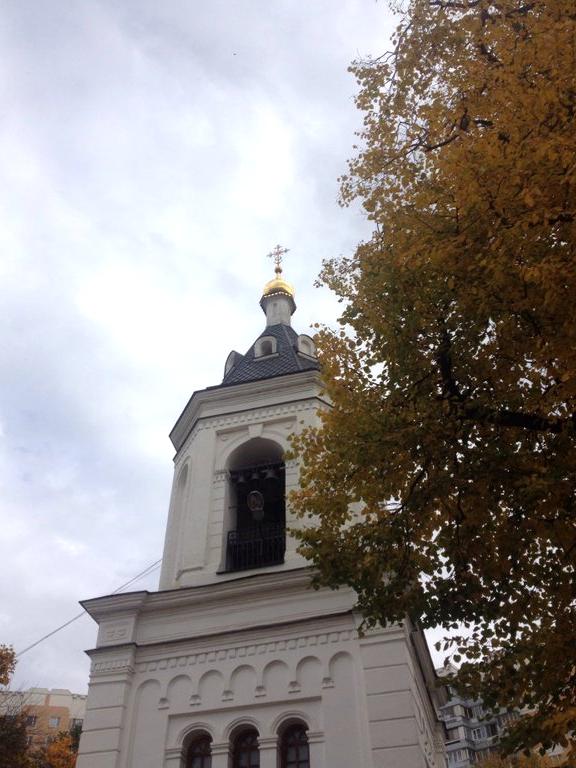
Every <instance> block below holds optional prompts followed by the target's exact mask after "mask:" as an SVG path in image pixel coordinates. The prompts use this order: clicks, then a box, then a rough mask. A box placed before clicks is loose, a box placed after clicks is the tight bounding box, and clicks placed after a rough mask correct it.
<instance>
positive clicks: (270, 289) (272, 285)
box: [262, 269, 295, 298]
mask: <svg viewBox="0 0 576 768" xmlns="http://www.w3.org/2000/svg"><path fill="white" fill-rule="evenodd" d="M281 274H282V270H278V269H277V270H276V277H275V278H274V279H273V280H269V281H268V282H267V283H266V285H265V286H264V290H263V291H262V296H271V295H272V294H273V293H286V294H288V296H291V297H292V298H294V295H295V294H294V288H293V287H292V286H291V285H290V283H289V282H287V281H286V280H284V278H282V277H281Z"/></svg>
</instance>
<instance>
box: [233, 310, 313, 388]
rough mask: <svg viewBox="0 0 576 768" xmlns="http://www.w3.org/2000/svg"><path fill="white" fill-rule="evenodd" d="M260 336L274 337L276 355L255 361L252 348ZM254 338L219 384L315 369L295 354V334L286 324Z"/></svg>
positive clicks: (304, 357) (272, 326) (296, 342)
mask: <svg viewBox="0 0 576 768" xmlns="http://www.w3.org/2000/svg"><path fill="white" fill-rule="evenodd" d="M263 336H274V338H275V339H276V341H277V345H276V354H275V355H270V356H269V357H264V358H262V357H261V358H256V357H255V356H254V347H255V345H256V342H257V341H258V339H261V338H262V337H263ZM258 339H256V341H255V342H254V344H252V346H251V347H250V349H249V350H248V352H246V354H245V355H238V361H237V362H236V365H235V366H234V367H233V368H231V369H230V370H229V371H228V373H227V374H226V375H225V376H224V379H223V380H222V385H223V386H226V385H228V384H243V383H244V382H247V381H257V380H258V379H271V378H273V377H274V376H285V375H286V374H289V373H300V371H311V370H317V369H318V368H319V367H320V366H319V365H318V361H317V360H314V359H313V358H310V357H307V356H305V355H300V354H298V352H297V348H298V347H297V345H298V334H297V333H296V331H295V330H294V329H293V328H291V327H290V326H289V325H282V324H279V325H269V326H268V327H267V328H265V329H264V331H263V333H261V334H260V336H259V337H258Z"/></svg>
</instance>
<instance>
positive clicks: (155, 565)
mask: <svg viewBox="0 0 576 768" xmlns="http://www.w3.org/2000/svg"><path fill="white" fill-rule="evenodd" d="M161 562H162V558H160V560H156V562H155V563H152V565H149V566H148V567H147V568H144V570H143V571H141V572H140V573H137V574H136V576H134V577H133V578H131V579H130V581H127V582H126V583H125V584H122V586H120V587H117V589H115V590H114V592H112V593H111V594H112V595H116V594H118V592H121V591H122V590H123V589H125V588H126V587H129V586H130V584H133V583H134V582H135V581H138V579H143V578H144V576H148V575H149V574H151V573H152V572H153V571H155V570H156V568H159V567H160V563H161ZM85 613H86V611H85V610H82V611H81V612H80V613H79V614H78V615H77V616H74V617H73V618H72V619H69V620H68V621H66V622H65V623H64V624H61V625H60V626H59V627H57V628H56V629H53V630H52V632H48V634H47V635H44V636H43V637H41V638H40V639H39V640H36V642H35V643H32V645H29V646H28V647H27V648H24V650H23V651H19V652H18V653H17V654H16V658H17V659H19V658H20V656H23V655H24V654H25V653H27V652H28V651H31V650H32V648H36V646H37V645H40V643H43V642H44V640H48V638H49V637H52V635H55V634H56V633H57V632H60V630H62V629H65V628H66V627H68V626H70V624H72V623H73V622H74V621H77V620H78V619H81V618H82V616H84V615H85Z"/></svg>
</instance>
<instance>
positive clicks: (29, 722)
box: [26, 715, 38, 728]
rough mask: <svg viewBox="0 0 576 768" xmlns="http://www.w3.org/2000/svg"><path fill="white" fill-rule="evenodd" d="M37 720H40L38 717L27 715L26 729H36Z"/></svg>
mask: <svg viewBox="0 0 576 768" xmlns="http://www.w3.org/2000/svg"><path fill="white" fill-rule="evenodd" d="M37 720H38V717H37V716H36V715H26V727H27V728H34V726H35V725H36V721H37Z"/></svg>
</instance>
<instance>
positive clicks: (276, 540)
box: [226, 523, 286, 571]
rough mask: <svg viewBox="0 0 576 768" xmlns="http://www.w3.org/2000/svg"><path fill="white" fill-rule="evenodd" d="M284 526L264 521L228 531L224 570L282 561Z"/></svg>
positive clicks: (284, 539)
mask: <svg viewBox="0 0 576 768" xmlns="http://www.w3.org/2000/svg"><path fill="white" fill-rule="evenodd" d="M285 549H286V528H285V526H284V525H282V524H281V523H265V524H262V525H256V526H253V527H251V528H240V529H239V530H237V531H229V533H228V546H227V550H226V570H228V571H245V570H247V569H248V568H262V567H264V566H266V565H278V564H279V563H283V562H284V551H285Z"/></svg>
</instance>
